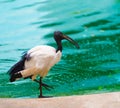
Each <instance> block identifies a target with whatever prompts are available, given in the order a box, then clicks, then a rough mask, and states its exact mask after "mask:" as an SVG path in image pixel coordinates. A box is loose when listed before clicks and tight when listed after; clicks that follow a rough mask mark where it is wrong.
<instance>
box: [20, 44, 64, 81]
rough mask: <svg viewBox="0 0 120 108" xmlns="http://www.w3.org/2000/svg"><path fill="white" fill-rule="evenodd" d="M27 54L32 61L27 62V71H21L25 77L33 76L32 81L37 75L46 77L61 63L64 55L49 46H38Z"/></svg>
mask: <svg viewBox="0 0 120 108" xmlns="http://www.w3.org/2000/svg"><path fill="white" fill-rule="evenodd" d="M27 54H28V55H29V56H30V60H28V61H27V60H26V61H25V70H23V71H21V74H22V76H23V77H28V76H31V75H32V80H34V79H35V78H36V76H37V75H40V76H41V77H44V76H46V75H47V73H48V71H49V70H50V68H51V67H52V66H54V65H55V64H56V63H57V62H58V61H60V59H61V55H62V53H61V52H60V51H58V52H56V49H55V48H53V47H51V46H47V45H40V46H36V47H34V48H32V49H30V50H29V51H28V53H27Z"/></svg>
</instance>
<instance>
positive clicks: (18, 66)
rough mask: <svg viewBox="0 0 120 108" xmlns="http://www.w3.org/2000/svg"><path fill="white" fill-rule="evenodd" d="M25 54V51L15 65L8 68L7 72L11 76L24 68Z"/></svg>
mask: <svg viewBox="0 0 120 108" xmlns="http://www.w3.org/2000/svg"><path fill="white" fill-rule="evenodd" d="M26 55H27V53H25V54H24V55H23V56H22V57H21V60H20V61H18V62H17V63H16V64H15V65H13V66H12V67H11V68H10V69H9V70H8V74H9V75H10V76H12V75H13V74H15V73H17V72H19V71H21V70H23V69H24V62H25V60H26Z"/></svg>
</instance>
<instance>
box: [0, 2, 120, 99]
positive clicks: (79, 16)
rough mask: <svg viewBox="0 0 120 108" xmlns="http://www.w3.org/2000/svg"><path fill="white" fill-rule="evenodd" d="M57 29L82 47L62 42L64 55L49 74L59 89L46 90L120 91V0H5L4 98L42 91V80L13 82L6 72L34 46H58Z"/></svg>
mask: <svg viewBox="0 0 120 108" xmlns="http://www.w3.org/2000/svg"><path fill="white" fill-rule="evenodd" d="M55 30H60V31H62V32H64V33H65V34H67V35H69V36H70V37H72V38H73V39H75V40H76V41H77V42H78V43H79V45H80V49H79V50H78V49H76V48H75V47H74V46H73V45H71V44H70V43H69V42H67V41H64V42H63V56H62V60H61V61H60V62H59V63H58V64H57V65H55V66H54V67H53V68H52V69H51V70H50V72H49V74H48V75H47V76H46V77H45V78H44V82H46V83H47V84H49V85H52V86H53V87H54V89H52V90H51V91H47V90H44V95H50V96H65V95H81V94H91V93H101V92H113V91H120V0H100V1H98V0H69V1H67V0H59V1H57V0H0V97H2V98H4V97H14V98H26V97H37V96H38V94H39V90H38V84H36V83H35V82H33V81H31V80H30V79H27V80H20V81H16V82H14V83H10V82H9V76H8V75H7V74H6V73H7V70H8V69H9V68H10V67H11V66H12V65H13V64H14V63H16V62H17V61H18V60H19V59H20V56H21V54H22V53H23V52H24V51H27V50H28V49H30V48H31V47H33V46H36V45H40V44H47V45H51V46H54V47H56V43H55V41H54V40H53V32H54V31H55Z"/></svg>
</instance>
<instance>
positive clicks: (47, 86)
mask: <svg viewBox="0 0 120 108" xmlns="http://www.w3.org/2000/svg"><path fill="white" fill-rule="evenodd" d="M34 81H35V82H37V83H39V84H40V81H38V80H36V79H34ZM42 86H43V87H45V89H47V90H50V89H53V87H52V86H49V85H47V84H45V83H42Z"/></svg>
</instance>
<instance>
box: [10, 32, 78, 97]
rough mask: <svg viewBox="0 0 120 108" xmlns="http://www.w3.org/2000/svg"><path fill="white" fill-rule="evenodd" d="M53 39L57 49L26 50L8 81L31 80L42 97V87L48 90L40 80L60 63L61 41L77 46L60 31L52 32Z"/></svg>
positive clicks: (34, 48) (39, 47)
mask: <svg viewBox="0 0 120 108" xmlns="http://www.w3.org/2000/svg"><path fill="white" fill-rule="evenodd" d="M54 39H55V41H56V44H57V49H55V48H54V47H51V46H47V45H39V46H36V47H33V48H31V49H30V50H28V51H27V52H26V53H25V54H24V55H23V56H22V58H21V59H20V60H19V61H18V62H17V63H16V64H15V65H13V66H12V67H11V68H10V69H9V71H8V73H9V75H10V81H11V82H13V81H16V80H17V79H20V78H31V79H32V80H34V81H36V82H38V83H39V85H40V96H39V97H43V95H42V86H43V87H45V88H46V89H48V88H50V87H51V86H48V85H47V84H44V83H43V82H42V78H43V77H45V76H46V75H47V73H48V72H49V70H50V69H51V67H52V66H54V65H55V64H56V63H57V62H58V61H60V59H61V56H62V43H61V41H62V40H63V39H66V40H68V41H70V42H71V43H72V44H74V45H75V46H76V47H77V48H79V45H78V44H77V43H76V42H75V41H74V40H73V39H72V38H70V37H68V36H66V35H64V34H63V33H62V32H60V31H55V32H54ZM37 75H39V76H40V80H39V81H38V80H36V76H37Z"/></svg>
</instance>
